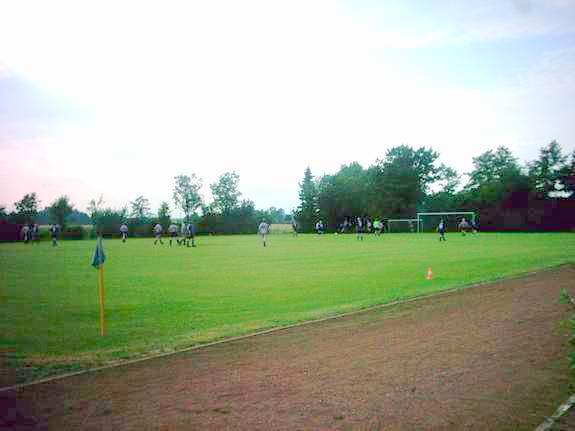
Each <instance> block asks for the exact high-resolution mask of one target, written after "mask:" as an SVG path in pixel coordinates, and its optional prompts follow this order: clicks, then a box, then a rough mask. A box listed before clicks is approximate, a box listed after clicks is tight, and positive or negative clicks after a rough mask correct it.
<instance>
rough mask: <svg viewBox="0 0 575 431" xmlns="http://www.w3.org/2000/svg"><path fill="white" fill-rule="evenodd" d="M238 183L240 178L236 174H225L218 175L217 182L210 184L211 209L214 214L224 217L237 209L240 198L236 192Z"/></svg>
mask: <svg viewBox="0 0 575 431" xmlns="http://www.w3.org/2000/svg"><path fill="white" fill-rule="evenodd" d="M239 182H240V176H239V175H238V174H237V173H235V172H225V173H224V174H222V175H220V178H218V181H217V182H215V183H213V184H210V189H211V190H212V196H213V198H214V203H213V204H212V207H213V209H214V210H215V211H216V212H219V213H220V214H224V215H226V214H229V213H230V212H231V211H232V210H234V209H235V208H237V207H238V202H239V198H240V196H241V193H240V191H239V190H238V185H239Z"/></svg>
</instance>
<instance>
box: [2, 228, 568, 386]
mask: <svg viewBox="0 0 575 431" xmlns="http://www.w3.org/2000/svg"><path fill="white" fill-rule="evenodd" d="M447 239H448V240H447V242H445V243H439V241H438V236H437V235H435V234H392V235H383V236H381V237H374V236H367V237H366V238H365V240H364V241H357V240H356V238H355V236H354V235H339V236H335V235H325V236H315V235H300V236H299V237H297V238H294V237H292V236H291V235H278V236H271V237H270V238H269V246H268V247H267V248H263V247H262V246H261V242H260V240H259V237H257V236H255V235H252V236H220V237H218V236H216V237H200V238H199V240H198V247H197V248H184V247H177V246H173V247H171V248H170V247H169V246H168V245H167V240H164V245H163V246H160V245H157V246H154V245H153V240H152V239H130V240H129V241H128V242H127V243H125V244H123V243H122V242H121V241H120V240H105V241H104V249H105V252H106V255H107V261H106V265H105V280H106V313H107V314H106V319H107V323H108V335H107V336H106V337H100V336H99V314H98V289H97V271H96V270H95V269H94V268H93V267H92V266H90V261H91V257H92V254H93V251H94V248H95V241H67V242H61V243H60V245H59V247H56V248H52V247H51V246H50V245H49V243H48V242H43V243H41V244H40V245H33V244H28V245H24V244H0V270H1V272H2V273H3V276H4V277H3V278H2V279H1V280H2V281H1V283H2V284H1V285H0V296H1V301H2V302H1V303H2V313H1V314H0V325H1V327H2V346H1V348H2V350H3V351H4V353H5V355H6V357H7V358H8V364H9V365H10V366H11V367H13V368H18V369H19V370H20V371H19V373H20V375H19V378H18V379H19V380H21V381H22V380H28V379H32V378H36V377H40V376H43V375H47V374H53V373H56V372H63V371H69V370H72V369H76V368H81V367H85V366H92V365H98V364H103V363H107V362H110V361H114V360H118V359H126V358H133V357H138V356H141V355H146V354H150V353H159V352H164V351H170V350H173V349H178V348H183V347H187V346H191V345H194V344H199V343H205V342H208V341H213V340H216V339H219V338H222V337H230V336H235V335H240V334H245V333H249V332H253V331H256V330H259V329H263V328H269V327H272V326H279V325H286V324H290V323H294V322H298V321H303V320H309V319H315V318H319V317H324V316H328V315H333V314H337V313H343V312H347V311H351V310H355V309H359V308H362V307H367V306H370V305H375V304H382V303H385V302H390V301H393V300H397V299H401V298H407V297H413V296H417V295H421V294H425V293H430V292H434V291H439V290H443V289H447V288H453V287H457V286H464V285H468V284H471V283H476V282H479V281H485V280H493V279H496V278H500V277H505V276H511V275H515V274H520V273H524V272H527V271H531V270H535V269H539V268H544V267H549V266H554V265H558V264H562V263H567V262H573V260H574V259H573V256H574V255H575V235H574V234H486V233H480V234H477V235H467V236H466V237H462V236H460V235H458V234H448V236H447ZM428 267H431V268H432V269H433V280H426V273H427V269H428Z"/></svg>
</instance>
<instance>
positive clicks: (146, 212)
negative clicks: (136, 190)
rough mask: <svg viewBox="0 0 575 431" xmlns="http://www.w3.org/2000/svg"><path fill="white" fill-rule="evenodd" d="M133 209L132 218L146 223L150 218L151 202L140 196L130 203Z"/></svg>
mask: <svg viewBox="0 0 575 431" xmlns="http://www.w3.org/2000/svg"><path fill="white" fill-rule="evenodd" d="M130 206H131V207H132V213H131V216H132V217H134V218H136V219H138V222H139V223H145V222H146V220H147V219H148V218H149V217H150V201H149V200H148V199H146V198H145V197H144V196H141V195H140V196H138V197H137V198H136V199H134V200H133V201H132V202H130Z"/></svg>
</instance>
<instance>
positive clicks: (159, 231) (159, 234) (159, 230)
mask: <svg viewBox="0 0 575 431" xmlns="http://www.w3.org/2000/svg"><path fill="white" fill-rule="evenodd" d="M163 230H164V228H163V227H162V225H161V224H160V223H158V224H156V226H154V236H155V237H156V239H155V240H154V245H156V244H157V242H158V241H160V244H162V245H164V243H163V242H162V231H163Z"/></svg>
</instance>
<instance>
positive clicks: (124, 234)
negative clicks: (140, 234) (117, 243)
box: [120, 223, 128, 242]
mask: <svg viewBox="0 0 575 431" xmlns="http://www.w3.org/2000/svg"><path fill="white" fill-rule="evenodd" d="M120 235H121V236H122V242H126V239H127V238H128V226H127V225H126V223H122V226H120Z"/></svg>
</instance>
